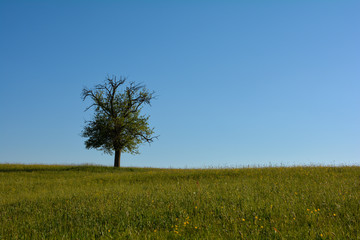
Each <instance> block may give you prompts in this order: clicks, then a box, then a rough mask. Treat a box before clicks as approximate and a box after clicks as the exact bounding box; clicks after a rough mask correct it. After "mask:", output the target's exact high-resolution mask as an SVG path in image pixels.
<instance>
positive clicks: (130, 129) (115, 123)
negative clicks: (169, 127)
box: [82, 76, 157, 167]
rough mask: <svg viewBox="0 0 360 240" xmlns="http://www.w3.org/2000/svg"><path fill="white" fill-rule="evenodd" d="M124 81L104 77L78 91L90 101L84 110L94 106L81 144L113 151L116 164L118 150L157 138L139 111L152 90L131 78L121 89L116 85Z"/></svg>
mask: <svg viewBox="0 0 360 240" xmlns="http://www.w3.org/2000/svg"><path fill="white" fill-rule="evenodd" d="M125 81H126V78H124V77H120V78H119V79H117V78H116V77H115V76H114V77H112V78H110V77H107V78H106V80H105V83H104V84H99V85H96V86H95V87H94V88H93V89H88V88H84V89H83V91H82V99H83V101H85V99H87V98H90V99H91V101H92V104H91V105H90V106H89V107H87V108H86V110H85V111H87V110H89V109H90V108H92V107H93V108H94V117H93V120H91V121H87V122H86V123H87V124H86V126H85V127H84V130H83V132H82V137H85V138H88V139H87V140H86V141H85V146H86V148H87V149H90V148H95V149H98V150H102V151H104V152H105V153H109V154H112V152H113V151H115V158H114V167H120V155H121V153H122V152H129V153H132V154H134V153H135V154H138V153H139V151H138V147H139V145H140V144H141V143H143V142H147V143H151V142H153V140H154V139H155V138H157V136H153V134H154V129H153V128H150V127H149V124H148V120H149V116H146V115H140V111H141V109H142V107H143V105H150V101H151V100H152V99H154V92H149V91H148V90H147V89H146V88H145V86H143V85H139V84H135V83H134V82H130V83H129V84H128V86H127V87H125V88H124V89H123V91H122V92H121V91H119V87H120V86H122V85H123V84H124V83H125Z"/></svg>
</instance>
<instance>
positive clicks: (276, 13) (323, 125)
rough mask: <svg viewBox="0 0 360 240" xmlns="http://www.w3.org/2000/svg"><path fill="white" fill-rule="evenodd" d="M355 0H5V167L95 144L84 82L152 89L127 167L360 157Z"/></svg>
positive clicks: (75, 155)
mask: <svg viewBox="0 0 360 240" xmlns="http://www.w3.org/2000/svg"><path fill="white" fill-rule="evenodd" d="M359 12H360V1H340V0H339V1H306V0H305V1H304V0H301V1H295V0H294V1H250V0H249V1H89V2H88V1H75V3H74V2H73V1H39V0H38V1H0V81H1V85H0V104H1V105H0V163H26V164H30V163H39V164H84V163H89V164H101V165H109V166H111V165H113V156H110V155H105V154H103V153H101V152H100V151H96V150H86V149H85V147H84V140H85V139H83V138H81V136H80V133H81V131H82V127H83V126H84V121H85V120H86V119H87V120H90V117H91V115H90V113H89V112H84V109H85V108H86V106H87V105H89V102H82V100H81V99H80V94H81V90H82V89H83V87H85V86H86V87H93V86H94V85H95V84H98V83H101V82H103V80H104V79H105V77H106V75H107V74H109V75H117V76H119V75H121V76H127V77H128V79H129V81H135V82H139V83H143V84H145V85H146V86H147V88H149V89H151V90H154V91H156V93H157V95H158V99H157V100H155V101H154V102H153V103H152V107H150V108H145V109H144V110H145V111H146V112H147V113H149V114H150V115H151V118H150V122H151V125H152V126H154V127H155V131H156V133H157V134H159V135H160V138H159V140H158V141H155V142H154V143H153V144H151V146H149V145H148V144H145V145H143V146H142V147H141V148H140V151H141V154H140V155H129V154H123V155H122V159H121V166H137V167H174V168H175V167H176V168H177V167H180V168H183V167H188V168H191V167H236V166H238V167H241V166H247V165H250V166H268V165H270V164H271V165H273V166H274V165H277V166H279V165H310V164H314V165H354V164H355V165H360V111H359V110H360V27H359V26H360V14H359Z"/></svg>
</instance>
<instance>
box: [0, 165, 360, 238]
mask: <svg viewBox="0 0 360 240" xmlns="http://www.w3.org/2000/svg"><path fill="white" fill-rule="evenodd" d="M0 190H1V191H0V228H1V230H0V239H1V240H2V239H360V167H356V166H352V167H350V166H349V167H346V166H344V167H270V168H239V169H151V168H120V169H114V168H112V167H101V166H47V165H11V164H1V165H0Z"/></svg>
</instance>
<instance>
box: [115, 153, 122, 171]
mask: <svg viewBox="0 0 360 240" xmlns="http://www.w3.org/2000/svg"><path fill="white" fill-rule="evenodd" d="M120 155H121V151H120V150H115V158H114V167H120Z"/></svg>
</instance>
